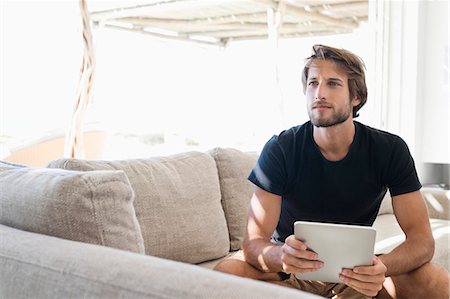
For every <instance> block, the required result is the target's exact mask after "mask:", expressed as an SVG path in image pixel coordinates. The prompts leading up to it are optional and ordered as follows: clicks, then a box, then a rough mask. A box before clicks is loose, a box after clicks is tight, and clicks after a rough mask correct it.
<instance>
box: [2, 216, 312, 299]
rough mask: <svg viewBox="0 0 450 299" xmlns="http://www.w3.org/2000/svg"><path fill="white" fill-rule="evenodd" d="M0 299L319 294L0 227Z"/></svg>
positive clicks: (285, 296)
mask: <svg viewBox="0 0 450 299" xmlns="http://www.w3.org/2000/svg"><path fill="white" fill-rule="evenodd" d="M0 238H1V239H0V269H1V271H0V298H74V297H78V298H92V297H95V298H249V297H253V298H299V297H302V298H320V297H317V296H315V295H311V294H307V293H304V292H301V291H297V290H293V289H289V288H285V287H280V286H276V285H272V284H269V283H264V282H260V281H254V280H250V279H246V278H241V277H237V276H232V275H228V274H224V273H219V272H215V271H211V270H207V269H203V268H200V267H198V266H195V265H189V264H185V263H180V262H175V261H170V260H165V259H161V258H157V257H152V256H145V255H141V254H137V253H132V252H127V251H122V250H118V249H113V248H109V247H103V246H98V245H92V244H86V243H80V242H75V241H69V240H64V239H59V238H55V237H50V236H46V235H41V234H36V233H30V232H25V231H22V230H17V229H14V228H11V227H8V226H4V225H0Z"/></svg>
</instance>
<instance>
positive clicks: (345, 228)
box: [294, 221, 376, 283]
mask: <svg viewBox="0 0 450 299" xmlns="http://www.w3.org/2000/svg"><path fill="white" fill-rule="evenodd" d="M294 235H295V238H296V239H298V240H300V241H302V242H304V243H305V244H306V246H308V249H309V250H312V251H314V252H315V253H317V254H318V255H319V260H321V261H322V262H324V266H323V268H321V269H319V270H318V271H315V272H309V273H304V274H301V273H298V274H296V277H297V278H298V279H301V280H320V281H324V282H335V283H342V281H341V280H340V279H339V273H341V270H342V268H349V269H352V268H353V267H355V266H366V265H371V264H372V259H373V256H374V246H375V235H376V231H375V229H374V228H372V227H367V226H358V225H344V224H329V223H320V222H306V221H296V222H295V223H294Z"/></svg>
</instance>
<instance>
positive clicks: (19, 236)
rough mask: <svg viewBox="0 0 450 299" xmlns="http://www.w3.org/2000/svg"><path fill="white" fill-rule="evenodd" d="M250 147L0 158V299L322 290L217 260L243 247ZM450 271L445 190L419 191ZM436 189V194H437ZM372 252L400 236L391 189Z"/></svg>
mask: <svg viewBox="0 0 450 299" xmlns="http://www.w3.org/2000/svg"><path fill="white" fill-rule="evenodd" d="M256 159H257V156H256V155H255V154H249V153H242V152H240V151H238V150H235V149H222V148H217V149H213V150H211V151H209V152H207V153H201V152H189V153H182V154H178V155H173V156H168V157H157V158H149V159H135V160H124V161H87V160H72V159H59V160H56V161H52V162H51V163H50V164H49V168H40V169H39V168H27V167H18V166H14V165H7V164H0V188H1V194H0V196H1V197H0V269H1V271H0V298H30V297H33V298H66V297H69V298H70V297H87V298H91V297H100V298H111V297H112V298H117V297H121V298H122V297H123V298H294V297H295V298H299V295H301V296H300V297H301V298H317V297H316V296H314V295H311V294H306V293H303V292H302V293H299V291H296V290H292V289H289V288H283V287H280V286H276V285H272V284H269V283H263V282H258V281H252V280H249V279H245V278H240V277H235V276H232V275H227V274H223V273H218V272H215V271H211V270H210V269H211V268H212V267H214V265H215V264H217V262H218V261H220V260H221V259H223V258H224V257H226V256H229V255H231V254H233V253H235V252H236V251H237V250H239V249H240V246H241V242H242V239H243V232H244V227H245V222H246V213H247V206H248V202H249V199H250V197H251V194H252V185H251V184H250V183H249V182H248V181H247V180H246V176H247V174H248V173H249V171H250V169H251V168H252V166H253V165H254V163H255V162H256ZM423 192H424V195H425V197H427V198H428V199H427V202H430V205H429V209H430V215H431V216H433V217H434V218H433V219H431V224H432V227H433V232H434V234H435V238H436V245H437V246H436V252H435V256H434V258H433V261H434V262H436V263H438V264H440V265H442V266H444V267H446V268H447V269H449V264H448V258H449V255H448V252H449V248H448V241H449V221H448V219H449V217H448V216H449V215H448V213H449V207H448V202H449V200H448V194H446V193H445V191H442V190H431V189H429V190H428V189H425V188H424V189H423ZM432 199H433V200H432ZM374 227H375V228H376V229H377V245H376V251H377V253H378V252H387V251H388V250H390V249H391V248H393V247H394V246H396V245H397V244H399V243H400V242H402V240H403V239H404V237H403V234H402V233H401V230H400V229H399V227H398V225H397V224H396V221H395V217H394V215H393V214H392V207H391V206H390V202H389V197H388V196H387V197H386V199H385V201H384V202H383V205H382V207H381V209H380V215H379V217H378V218H377V220H376V222H375V224H374Z"/></svg>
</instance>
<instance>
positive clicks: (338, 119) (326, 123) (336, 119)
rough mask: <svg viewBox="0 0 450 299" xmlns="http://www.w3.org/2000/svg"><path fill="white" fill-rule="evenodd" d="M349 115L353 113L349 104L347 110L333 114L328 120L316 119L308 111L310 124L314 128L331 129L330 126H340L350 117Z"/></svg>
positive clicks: (310, 111)
mask: <svg viewBox="0 0 450 299" xmlns="http://www.w3.org/2000/svg"><path fill="white" fill-rule="evenodd" d="M351 113H353V106H352V105H351V104H350V105H349V106H348V109H346V110H343V111H338V112H336V113H333V115H332V116H331V118H329V119H319V118H316V117H314V115H313V112H312V110H309V111H308V114H309V119H310V120H311V123H312V124H313V125H314V126H315V127H322V128H327V127H332V126H336V125H339V124H342V123H343V122H345V121H346V120H347V119H348V118H349V117H350V115H351Z"/></svg>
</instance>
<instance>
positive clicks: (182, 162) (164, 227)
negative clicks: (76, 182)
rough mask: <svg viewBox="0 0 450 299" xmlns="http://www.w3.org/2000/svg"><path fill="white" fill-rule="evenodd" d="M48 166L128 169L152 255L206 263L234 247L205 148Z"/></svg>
mask: <svg viewBox="0 0 450 299" xmlns="http://www.w3.org/2000/svg"><path fill="white" fill-rule="evenodd" d="M49 167H57V168H64V169H71V170H82V171H93V170H122V171H124V172H125V173H126V175H127V176H128V179H129V180H130V184H131V186H132V188H133V189H134V192H135V196H136V199H135V202H134V206H135V210H136V216H137V219H138V222H139V224H140V226H141V231H142V236H143V239H144V244H145V253H146V254H147V255H153V256H158V257H163V258H168V259H172V260H177V261H182V262H188V263H201V262H204V261H207V260H212V259H216V258H220V257H223V256H225V255H226V254H227V253H228V252H229V248H230V241H229V237H228V229H227V224H226V220H225V215H224V212H223V209H222V206H221V203H220V198H221V194H220V185H219V178H218V175H217V168H216V164H215V162H214V159H213V158H212V157H211V156H210V155H208V154H206V153H200V152H188V153H182V154H178V155H172V156H167V157H156V158H149V159H129V160H123V161H87V160H77V159H59V160H55V161H52V162H51V163H50V164H49Z"/></svg>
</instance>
